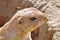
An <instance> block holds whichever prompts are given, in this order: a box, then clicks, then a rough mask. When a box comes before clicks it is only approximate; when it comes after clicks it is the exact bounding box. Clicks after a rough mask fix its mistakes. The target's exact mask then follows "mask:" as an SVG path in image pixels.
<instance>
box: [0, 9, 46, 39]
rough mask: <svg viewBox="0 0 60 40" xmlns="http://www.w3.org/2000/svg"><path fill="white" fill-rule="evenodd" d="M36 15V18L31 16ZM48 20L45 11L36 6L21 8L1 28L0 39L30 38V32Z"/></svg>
mask: <svg viewBox="0 0 60 40" xmlns="http://www.w3.org/2000/svg"><path fill="white" fill-rule="evenodd" d="M32 17H35V18H36V19H35V20H31V19H30V18H32ZM45 22H46V17H45V15H44V14H43V13H41V12H40V11H39V10H37V9H35V8H26V9H23V10H19V11H18V12H17V13H16V14H15V15H14V16H13V17H12V18H11V19H10V20H9V21H8V22H7V23H6V24H5V25H4V26H3V27H2V28H1V29H0V40H30V39H28V35H29V32H31V31H33V30H35V29H36V28H38V27H39V26H40V25H42V24H44V23H45Z"/></svg>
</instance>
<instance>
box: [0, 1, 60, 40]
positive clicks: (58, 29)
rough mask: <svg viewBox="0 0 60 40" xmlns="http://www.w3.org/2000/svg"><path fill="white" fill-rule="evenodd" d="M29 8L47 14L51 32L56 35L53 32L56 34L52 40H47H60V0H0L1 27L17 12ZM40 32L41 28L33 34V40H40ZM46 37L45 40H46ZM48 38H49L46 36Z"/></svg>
mask: <svg viewBox="0 0 60 40" xmlns="http://www.w3.org/2000/svg"><path fill="white" fill-rule="evenodd" d="M27 7H35V8H38V9H39V10H40V11H41V12H43V13H45V14H46V17H47V19H48V21H47V24H48V27H49V30H54V31H55V33H54V32H53V31H52V32H51V33H54V34H53V36H52V39H51V38H50V39H46V40H60V0H0V27H1V26H3V25H4V24H5V23H6V22H7V21H8V20H9V19H10V18H11V17H12V16H13V15H14V14H15V13H16V11H18V10H21V9H23V8H27ZM40 29H41V28H40ZM47 29H48V28H47ZM43 31H44V30H43ZM40 32H41V31H39V28H38V29H36V30H35V31H34V32H32V38H33V40H40V39H39V37H40V36H41V35H39V34H40ZM44 34H45V33H44ZM44 37H45V36H44ZM44 37H43V40H45V39H44ZM46 38H49V37H47V36H46Z"/></svg>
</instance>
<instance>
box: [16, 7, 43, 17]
mask: <svg viewBox="0 0 60 40" xmlns="http://www.w3.org/2000/svg"><path fill="white" fill-rule="evenodd" d="M41 14H42V13H41V12H40V11H38V10H37V9H34V8H26V9H23V10H19V11H18V12H17V15H19V16H40V15H41Z"/></svg>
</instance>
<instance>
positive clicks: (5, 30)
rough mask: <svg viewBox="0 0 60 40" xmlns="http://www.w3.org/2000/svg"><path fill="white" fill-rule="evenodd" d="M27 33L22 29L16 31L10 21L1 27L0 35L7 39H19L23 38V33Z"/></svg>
mask: <svg viewBox="0 0 60 40" xmlns="http://www.w3.org/2000/svg"><path fill="white" fill-rule="evenodd" d="M26 34H27V33H25V32H22V31H18V30H16V29H15V28H14V26H13V25H12V24H11V23H10V24H9V23H8V24H7V25H5V26H3V27H2V30H1V36H3V37H4V38H5V39H9V40H12V39H14V40H19V39H23V37H24V35H26Z"/></svg>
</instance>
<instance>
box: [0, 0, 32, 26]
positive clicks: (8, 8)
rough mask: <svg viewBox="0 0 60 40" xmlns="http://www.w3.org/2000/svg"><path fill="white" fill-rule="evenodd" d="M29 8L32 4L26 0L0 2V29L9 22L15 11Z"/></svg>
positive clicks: (2, 0) (0, 0) (4, 0)
mask: <svg viewBox="0 0 60 40" xmlns="http://www.w3.org/2000/svg"><path fill="white" fill-rule="evenodd" d="M31 6H33V4H32V3H31V2H29V1H28V0H0V27H1V26H3V25H4V24H5V23H6V22H7V21H9V20H10V18H11V17H12V16H13V15H14V14H15V13H16V11H18V10H20V9H23V8H27V7H31Z"/></svg>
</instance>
